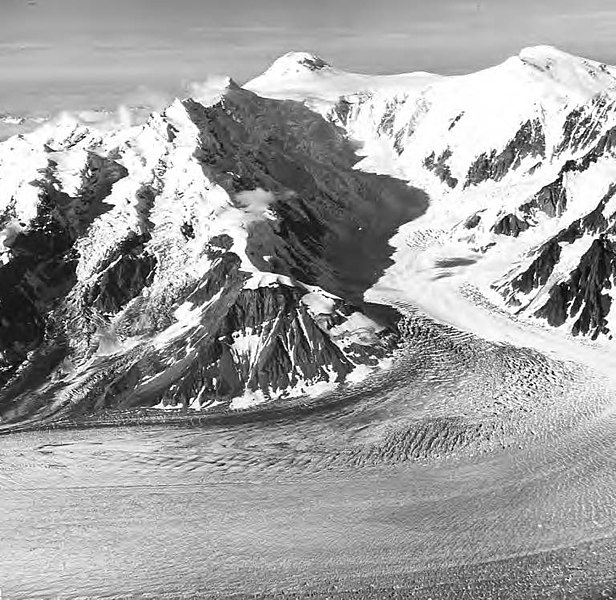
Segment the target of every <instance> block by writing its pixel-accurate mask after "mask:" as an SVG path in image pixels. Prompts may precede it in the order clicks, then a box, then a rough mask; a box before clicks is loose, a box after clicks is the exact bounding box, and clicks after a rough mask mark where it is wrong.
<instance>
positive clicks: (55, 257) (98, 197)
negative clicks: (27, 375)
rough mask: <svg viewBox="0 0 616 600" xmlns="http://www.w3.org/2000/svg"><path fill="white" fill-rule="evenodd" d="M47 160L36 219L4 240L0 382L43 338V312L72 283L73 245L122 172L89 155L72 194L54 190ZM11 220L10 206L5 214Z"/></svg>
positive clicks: (51, 166) (103, 209)
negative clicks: (6, 258)
mask: <svg viewBox="0 0 616 600" xmlns="http://www.w3.org/2000/svg"><path fill="white" fill-rule="evenodd" d="M55 166H56V165H55V163H54V162H53V161H52V160H50V161H49V166H48V167H47V169H46V170H45V172H44V173H43V174H42V175H43V177H42V178H41V179H40V180H39V181H37V182H34V185H35V186H36V187H38V188H40V190H41V192H40V203H39V206H38V209H37V214H36V217H35V218H34V219H33V220H32V221H31V222H30V224H29V226H28V227H27V228H21V227H18V232H17V233H16V235H14V236H12V237H11V238H6V239H5V241H4V246H5V248H6V249H7V250H8V257H9V258H8V260H7V262H6V264H4V265H1V266H0V281H1V282H2V285H0V364H1V367H2V369H1V371H0V385H1V384H2V383H4V382H6V380H7V378H8V377H9V376H10V375H11V374H12V373H13V372H14V370H15V368H16V367H17V366H18V365H19V364H21V362H22V361H23V360H25V358H26V355H27V353H28V352H30V351H31V350H33V349H34V348H36V347H37V346H38V345H39V344H40V343H41V342H42V341H43V338H44V336H45V330H46V321H47V314H48V313H49V311H51V310H53V308H54V307H55V306H56V304H57V303H58V302H60V301H62V299H63V298H64V297H65V295H66V293H67V292H68V291H69V290H70V289H71V287H72V286H73V285H74V283H75V280H76V278H75V269H76V266H77V262H78V254H77V252H76V251H75V249H74V247H73V244H74V242H75V241H76V240H77V238H78V237H79V236H80V235H81V234H83V232H84V231H85V230H86V229H87V227H88V226H89V225H90V223H91V222H92V221H94V220H95V219H96V218H97V217H99V216H100V215H102V214H104V213H105V212H106V211H107V210H108V209H109V208H110V207H109V206H107V205H106V204H105V202H104V198H105V197H106V196H107V195H108V194H109V192H110V190H111V186H112V185H113V184H114V183H115V182H117V181H119V180H120V179H122V178H123V177H125V176H126V170H125V169H124V168H123V167H121V166H120V165H119V164H118V163H116V162H115V161H114V160H112V159H109V158H103V157H99V156H96V155H95V154H93V153H89V154H88V158H87V161H86V163H85V165H84V168H83V171H82V173H81V176H82V183H81V187H80V189H79V190H78V192H77V194H76V195H75V196H69V195H68V194H66V193H63V192H60V191H58V189H57V185H58V182H57V180H56V178H55ZM4 220H5V223H8V222H9V221H10V220H11V219H10V210H9V212H7V213H6V214H5V215H4Z"/></svg>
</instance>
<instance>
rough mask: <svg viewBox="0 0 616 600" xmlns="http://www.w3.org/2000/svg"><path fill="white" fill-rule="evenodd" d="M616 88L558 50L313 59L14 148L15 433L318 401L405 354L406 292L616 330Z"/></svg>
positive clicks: (2, 295)
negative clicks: (355, 66) (354, 69)
mask: <svg viewBox="0 0 616 600" xmlns="http://www.w3.org/2000/svg"><path fill="white" fill-rule="evenodd" d="M615 100H616V71H615V70H614V69H613V68H612V67H609V66H606V65H602V64H598V63H595V62H592V61H589V60H585V59H581V58H577V57H574V56H571V55H568V54H565V53H563V52H560V51H558V50H555V49H553V48H548V47H538V48H529V49H526V50H523V51H522V52H521V53H520V55H519V56H516V57H513V58H511V59H509V60H507V61H506V62H505V63H503V64H501V65H499V66H496V67H493V68H491V69H487V70H485V71H481V72H478V73H475V74H471V75H466V76H457V77H441V76H437V75H431V74H426V73H411V74H408V75H396V76H375V77H371V76H365V75H358V74H351V73H345V72H343V71H340V70H337V69H335V68H334V67H332V66H330V65H328V64H327V63H326V62H325V61H323V60H322V59H320V58H318V57H316V56H313V55H310V54H307V53H290V54H287V55H285V56H283V57H282V58H280V59H279V60H278V61H276V62H275V63H274V64H273V65H272V66H271V67H270V68H269V69H268V70H267V71H266V72H265V73H264V74H263V75H261V76H260V77H258V78H256V79H254V80H253V81H251V82H249V83H248V84H246V85H245V86H244V87H243V88H240V87H239V86H237V85H236V84H235V83H234V82H233V81H232V80H228V81H226V82H225V83H224V84H223V85H221V87H220V88H219V89H216V90H209V89H208V91H207V93H205V92H204V93H203V97H197V98H193V99H186V100H183V101H180V100H176V101H175V102H174V103H173V104H171V105H170V106H169V107H168V108H167V109H166V110H164V111H162V112H161V113H153V114H152V115H151V116H150V118H149V119H148V120H147V122H146V123H145V124H144V125H141V126H133V127H121V126H117V127H115V128H111V130H109V129H106V130H104V131H103V130H101V129H97V128H96V127H94V126H86V125H84V124H83V122H79V121H77V120H75V119H72V118H70V117H65V118H64V119H61V120H60V121H58V122H55V123H53V124H51V123H50V124H46V125H44V126H42V127H40V128H39V129H37V130H36V131H34V132H32V133H29V134H26V135H20V136H13V137H11V138H9V139H8V140H6V141H5V142H2V143H0V417H1V419H2V422H3V423H4V424H8V425H9V426H10V424H11V423H15V422H18V421H23V420H28V419H35V420H37V421H40V420H46V419H55V418H59V417H63V416H75V415H88V414H91V413H96V412H100V411H104V410H107V409H114V410H115V409H132V408H134V407H147V408H152V407H156V408H158V409H161V410H162V409H168V408H176V409H177V408H182V410H184V411H191V410H201V409H203V408H211V407H214V406H217V405H221V406H222V407H230V408H232V409H241V408H245V407H249V406H252V405H255V404H258V403H261V402H265V401H268V400H271V399H277V398H280V399H284V398H290V397H297V396H301V395H304V394H311V395H315V394H320V393H322V392H324V391H327V390H330V389H332V388H334V387H336V386H338V385H340V384H343V383H345V382H348V383H353V382H357V381H360V380H362V379H363V378H364V377H366V376H367V375H369V374H370V372H371V371H372V370H373V369H376V368H378V367H381V366H384V365H386V364H387V363H388V361H389V359H390V357H391V356H392V353H393V352H394V350H395V348H396V347H397V346H398V344H399V341H400V334H399V333H398V329H397V320H398V318H399V315H398V313H397V312H396V311H395V310H394V309H390V308H388V307H387V306H384V305H382V304H383V303H385V304H387V303H388V302H390V301H391V302H390V303H391V304H392V305H395V302H394V300H395V299H396V298H398V299H402V300H404V301H405V302H411V303H414V304H416V305H418V306H419V307H420V308H421V307H425V306H428V304H430V305H434V306H436V305H438V304H439V303H440V306H441V308H442V310H441V311H440V313H439V314H441V315H443V314H445V313H446V312H450V313H456V314H457V313H459V312H460V311H461V308H460V306H461V305H460V304H459V303H458V304H456V302H458V300H459V299H460V298H462V297H464V298H466V300H468V299H469V298H470V297H472V298H475V299H477V298H479V299H480V300H481V302H484V303H485V302H486V301H487V302H490V303H491V304H492V305H497V306H499V307H500V308H501V309H504V310H506V311H509V312H510V313H512V314H515V315H517V316H518V318H519V319H521V320H532V321H533V322H536V323H539V324H542V325H545V327H546V328H548V329H549V328H550V327H559V328H562V330H563V331H564V332H565V333H571V334H574V335H583V336H588V337H589V338H601V339H602V340H608V339H611V336H612V334H613V330H614V324H613V318H612V315H613V313H612V311H611V309H612V304H613V302H612V301H613V295H614V292H613V290H614V283H615V282H614V277H615V275H616V229H615V227H616V226H615V223H616V160H615V156H614V151H615V149H616V108H615ZM409 183H410V184H411V185H409ZM420 190H425V191H426V192H427V194H428V196H426V195H425V194H424V193H423V192H421V191H420ZM428 197H429V202H428ZM477 291H479V292H480V293H481V294H477ZM388 299H389V300H388ZM379 303H381V304H379ZM432 312H433V314H436V313H438V312H439V311H437V310H433V311H432ZM452 322H454V324H455V322H456V320H455V318H452Z"/></svg>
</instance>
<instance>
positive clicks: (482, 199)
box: [246, 47, 616, 339]
mask: <svg viewBox="0 0 616 600" xmlns="http://www.w3.org/2000/svg"><path fill="white" fill-rule="evenodd" d="M282 60H283V66H285V69H284V71H285V72H284V75H282V73H280V74H279V72H281V71H282V69H279V68H277V66H276V64H275V65H274V67H272V69H270V71H268V72H266V74H265V75H263V76H261V77H259V78H257V79H255V80H253V81H252V82H249V83H248V84H247V86H246V87H247V88H249V89H251V90H253V91H255V92H256V93H259V94H262V95H266V96H271V97H277V98H281V97H285V95H288V97H292V98H295V99H297V97H298V93H299V92H298V90H301V89H303V88H309V89H310V93H306V94H305V96H304V99H305V102H306V104H307V105H308V106H311V107H312V108H313V109H314V110H317V111H320V112H321V113H322V114H324V115H325V116H326V118H328V119H329V120H331V121H332V122H334V123H337V124H339V125H341V126H342V127H344V128H345V129H346V131H347V132H348V134H349V136H350V137H351V138H353V139H355V140H358V141H360V142H361V143H362V144H363V147H362V148H361V150H360V154H361V155H362V156H363V157H364V158H363V160H362V162H361V163H360V165H358V167H359V168H362V169H363V170H366V171H370V172H375V173H386V174H390V175H394V176H396V177H399V178H401V179H404V180H406V181H409V182H411V183H412V184H413V185H416V186H418V187H420V188H422V189H424V190H426V191H427V192H428V194H429V196H430V200H431V201H430V208H429V209H428V211H427V213H426V214H425V215H424V216H423V217H421V218H420V219H418V220H416V221H414V222H413V223H409V224H408V225H405V226H404V227H402V229H401V231H400V233H399V234H398V235H397V236H396V237H395V238H394V240H393V243H394V244H395V245H396V247H397V252H396V256H395V262H396V264H395V265H394V266H393V267H392V268H390V269H389V271H388V273H387V274H386V276H385V277H384V278H383V280H382V281H381V287H383V288H388V289H393V288H397V289H398V290H399V291H401V292H402V293H406V295H407V297H409V298H411V299H412V298H413V296H414V294H415V293H416V291H415V290H414V289H413V285H412V284H411V283H409V284H408V285H406V283H405V282H410V281H412V280H413V279H414V278H413V277H410V276H409V275H410V274H411V273H414V274H415V275H418V274H419V271H421V273H422V274H423V277H426V276H425V274H426V273H430V276H429V277H427V283H428V285H429V284H430V282H434V283H435V285H434V289H436V288H437V287H438V288H439V290H440V291H439V292H436V293H435V301H437V300H438V298H437V297H438V296H439V295H440V292H441V291H444V290H445V287H446V284H445V283H443V280H450V281H451V283H452V286H453V285H455V286H456V287H458V288H464V287H465V286H474V287H477V288H479V290H480V291H481V292H482V293H483V294H484V295H485V296H487V297H488V299H489V300H490V301H491V302H492V303H494V304H496V305H499V306H501V307H502V308H505V309H507V310H508V311H511V312H512V313H515V314H516V315H518V316H519V317H520V318H523V319H526V318H527V319H530V320H533V321H536V322H539V323H547V324H549V325H551V326H555V327H561V328H563V330H564V331H566V332H569V333H573V334H574V335H577V334H585V335H589V336H590V337H593V338H596V337H598V336H601V337H602V338H606V339H608V338H611V336H612V334H613V332H614V328H615V327H616V324H615V323H613V320H614V319H613V314H614V313H613V312H611V307H612V303H613V300H614V291H613V290H614V273H615V272H616V262H615V261H616V254H615V253H614V240H615V239H616V238H615V237H614V233H615V229H614V223H615V222H616V200H614V196H615V194H616V160H615V155H614V148H615V146H616V105H615V101H616V70H615V69H614V68H613V67H610V66H608V65H605V64H599V63H596V62H593V61H591V60H586V59H583V58H578V57H575V56H572V55H569V54H566V53H564V52H561V51H559V50H556V49H554V48H551V47H535V48H527V49H524V50H522V51H521V52H520V54H519V55H518V56H515V57H512V58H510V59H508V60H507V61H505V62H504V63H503V64H501V65H498V66H496V67H493V68H490V69H486V70H484V71H481V72H478V73H474V74H471V75H465V76H455V77H430V76H427V75H425V74H420V75H417V76H413V75H409V76H397V77H393V78H374V79H373V80H372V82H370V81H368V80H366V79H362V78H358V76H355V75H347V74H344V73H341V72H338V71H336V70H334V69H332V68H330V67H327V66H325V67H322V68H321V69H320V70H316V71H315V70H314V69H312V68H309V67H310V64H311V63H317V64H321V63H319V62H318V61H316V60H312V61H310V60H309V59H307V58H306V57H305V56H302V55H297V56H296V63H297V65H298V66H297V68H296V69H295V70H293V69H291V68H289V63H291V62H292V61H293V55H291V56H286V57H284V58H283V59H282ZM321 73H322V74H323V75H322V76H321V75H320V74H321ZM277 75H278V77H279V79H278V81H279V84H278V86H277V85H276V77H277ZM396 82H397V83H396ZM308 84H309V85H308ZM334 90H338V91H339V92H340V95H339V97H338V98H337V99H335V100H334V96H335V92H334ZM291 92H292V93H291ZM415 281H417V279H416V278H415ZM452 286H450V287H452Z"/></svg>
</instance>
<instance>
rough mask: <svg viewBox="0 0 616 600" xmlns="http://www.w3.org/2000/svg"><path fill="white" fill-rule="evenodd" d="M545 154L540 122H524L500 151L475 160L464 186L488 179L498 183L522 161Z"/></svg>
mask: <svg viewBox="0 0 616 600" xmlns="http://www.w3.org/2000/svg"><path fill="white" fill-rule="evenodd" d="M545 152H546V146H545V134H544V132H543V126H542V124H541V122H540V121H539V120H538V119H535V120H533V121H526V123H524V124H523V125H522V127H521V128H520V129H519V130H518V132H517V133H516V135H515V137H514V138H513V139H512V140H511V141H510V142H509V143H508V144H507V145H506V146H505V148H504V149H503V150H502V151H500V152H498V151H497V150H492V151H490V152H489V153H488V152H486V153H483V154H481V155H480V156H479V157H478V158H477V159H476V160H475V162H474V163H473V164H472V165H471V167H470V169H469V171H468V174H467V178H466V182H465V184H464V185H465V187H468V186H470V185H477V184H479V183H481V182H483V181H486V180H488V179H492V180H493V181H500V180H501V179H503V177H505V175H507V174H508V173H509V172H510V171H511V170H515V169H517V168H518V167H520V165H521V164H522V161H523V160H524V159H526V158H528V157H533V158H544V157H545Z"/></svg>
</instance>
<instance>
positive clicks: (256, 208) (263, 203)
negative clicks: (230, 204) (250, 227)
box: [234, 188, 276, 222]
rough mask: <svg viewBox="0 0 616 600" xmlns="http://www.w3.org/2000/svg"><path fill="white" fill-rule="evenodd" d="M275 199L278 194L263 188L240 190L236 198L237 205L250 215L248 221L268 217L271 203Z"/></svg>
mask: <svg viewBox="0 0 616 600" xmlns="http://www.w3.org/2000/svg"><path fill="white" fill-rule="evenodd" d="M274 200H276V196H275V195H274V194H273V193H272V192H268V191H267V190H264V189H261V188H257V189H256V190H246V191H243V192H239V193H237V194H236V195H235V198H234V202H235V204H236V206H237V207H238V208H240V209H242V211H243V212H244V213H245V214H246V215H247V216H248V220H247V222H252V221H258V220H261V219H264V218H267V216H268V211H269V207H270V204H271V203H272V202H274Z"/></svg>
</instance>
